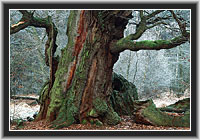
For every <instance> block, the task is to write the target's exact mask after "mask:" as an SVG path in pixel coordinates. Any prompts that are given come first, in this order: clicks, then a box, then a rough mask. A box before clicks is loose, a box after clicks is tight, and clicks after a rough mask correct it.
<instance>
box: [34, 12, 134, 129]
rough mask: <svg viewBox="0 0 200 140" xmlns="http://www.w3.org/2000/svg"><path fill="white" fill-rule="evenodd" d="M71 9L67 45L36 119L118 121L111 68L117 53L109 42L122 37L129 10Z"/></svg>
mask: <svg viewBox="0 0 200 140" xmlns="http://www.w3.org/2000/svg"><path fill="white" fill-rule="evenodd" d="M114 12H116V11H71V13H70V17H69V19H68V20H69V22H68V29H67V35H68V37H69V38H68V40H69V42H68V45H67V47H66V48H65V49H63V50H62V57H61V58H60V61H59V64H58V69H57V71H56V74H55V82H54V84H53V87H52V88H51V90H50V92H49V91H48V90H49V87H50V86H49V84H47V85H46V86H45V87H46V88H45V89H44V90H45V91H43V94H44V95H43V96H44V97H43V101H44V102H45V103H44V102H43V103H42V105H41V110H40V113H39V116H38V119H46V120H48V121H51V122H52V121H54V122H55V124H56V123H58V124H61V123H64V124H63V125H65V126H66V125H70V124H72V123H75V122H80V123H86V122H94V121H96V122H99V121H101V122H103V123H107V124H117V123H118V122H119V121H120V117H119V116H118V114H117V113H116V112H114V110H113V108H112V106H111V103H110V96H111V93H112V71H113V65H114V63H115V62H116V61H117V59H118V56H119V54H118V53H117V54H112V53H111V51H110V48H109V47H110V46H109V45H110V42H111V41H112V40H114V39H120V38H122V37H123V31H124V29H125V26H126V24H127V22H128V20H127V19H123V18H120V17H119V16H117V14H119V15H120V16H123V14H124V15H125V16H128V15H130V14H131V11H122V12H121V13H120V11H117V12H116V13H114ZM46 102H47V103H46Z"/></svg>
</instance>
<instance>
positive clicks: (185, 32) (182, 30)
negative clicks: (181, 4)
mask: <svg viewBox="0 0 200 140" xmlns="http://www.w3.org/2000/svg"><path fill="white" fill-rule="evenodd" d="M170 12H171V13H172V16H173V18H174V19H175V20H176V22H177V23H178V26H179V28H180V29H181V33H182V35H183V36H186V35H187V31H186V23H183V22H181V20H180V19H179V18H178V17H177V15H176V14H175V13H174V11H173V10H170Z"/></svg>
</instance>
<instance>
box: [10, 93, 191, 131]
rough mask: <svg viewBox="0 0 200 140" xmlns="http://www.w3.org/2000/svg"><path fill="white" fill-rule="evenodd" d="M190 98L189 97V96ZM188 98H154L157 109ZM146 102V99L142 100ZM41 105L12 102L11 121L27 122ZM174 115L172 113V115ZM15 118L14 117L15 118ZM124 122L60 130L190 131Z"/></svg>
mask: <svg viewBox="0 0 200 140" xmlns="http://www.w3.org/2000/svg"><path fill="white" fill-rule="evenodd" d="M28 96H29V97H36V98H38V96H35V95H28ZM188 96H189V95H188ZM188 96H181V97H177V96H174V95H171V94H168V93H163V94H161V95H159V96H156V97H152V99H153V101H154V103H155V105H156V107H164V106H168V105H170V104H174V103H175V102H177V101H178V100H182V99H184V98H187V97H188ZM141 100H145V98H143V99H141ZM39 107H40V106H39V105H38V104H36V103H35V102H34V101H30V100H17V101H14V100H11V102H10V116H11V120H12V119H13V118H14V119H20V118H21V119H23V120H26V119H27V117H29V116H30V117H32V116H33V115H34V113H36V112H38V111H39ZM171 114H172V113H171ZM172 115H176V116H178V115H179V114H177V113H173V114H172ZM13 116H14V117H13ZM121 119H122V121H121V122H120V123H119V124H117V125H113V126H108V125H103V126H97V125H91V124H86V125H83V124H73V125H71V126H69V127H66V128H62V129H60V130H190V128H188V127H166V126H152V125H145V124H137V123H135V122H133V119H131V117H130V116H121ZM50 126H51V124H49V123H47V122H45V121H37V122H35V121H30V122H29V121H25V122H23V124H22V125H20V126H19V125H18V124H17V123H11V125H10V129H11V130H53V128H50Z"/></svg>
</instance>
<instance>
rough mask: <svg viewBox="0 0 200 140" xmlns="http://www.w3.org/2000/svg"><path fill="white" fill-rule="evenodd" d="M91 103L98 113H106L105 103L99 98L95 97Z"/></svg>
mask: <svg viewBox="0 0 200 140" xmlns="http://www.w3.org/2000/svg"><path fill="white" fill-rule="evenodd" d="M93 105H94V108H95V110H96V112H97V113H98V114H99V115H103V114H104V113H106V112H107V111H108V106H107V103H106V102H105V101H104V100H102V99H100V98H97V99H95V100H94V101H93Z"/></svg>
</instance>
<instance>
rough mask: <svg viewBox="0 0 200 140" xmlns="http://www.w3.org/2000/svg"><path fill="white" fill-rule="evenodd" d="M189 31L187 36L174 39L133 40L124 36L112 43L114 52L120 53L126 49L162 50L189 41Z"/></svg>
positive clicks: (111, 46)
mask: <svg viewBox="0 0 200 140" xmlns="http://www.w3.org/2000/svg"><path fill="white" fill-rule="evenodd" d="M189 36H190V35H189V33H188V35H187V37H184V36H179V37H175V38H173V39H172V40H156V41H150V40H145V41H138V42H137V41H132V40H129V38H122V39H120V40H119V41H116V40H115V41H113V42H112V43H111V45H110V50H111V52H112V53H114V54H116V53H120V52H122V51H124V50H131V51H139V50H160V49H171V48H174V47H176V46H179V45H181V44H183V43H186V42H187V41H189Z"/></svg>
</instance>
